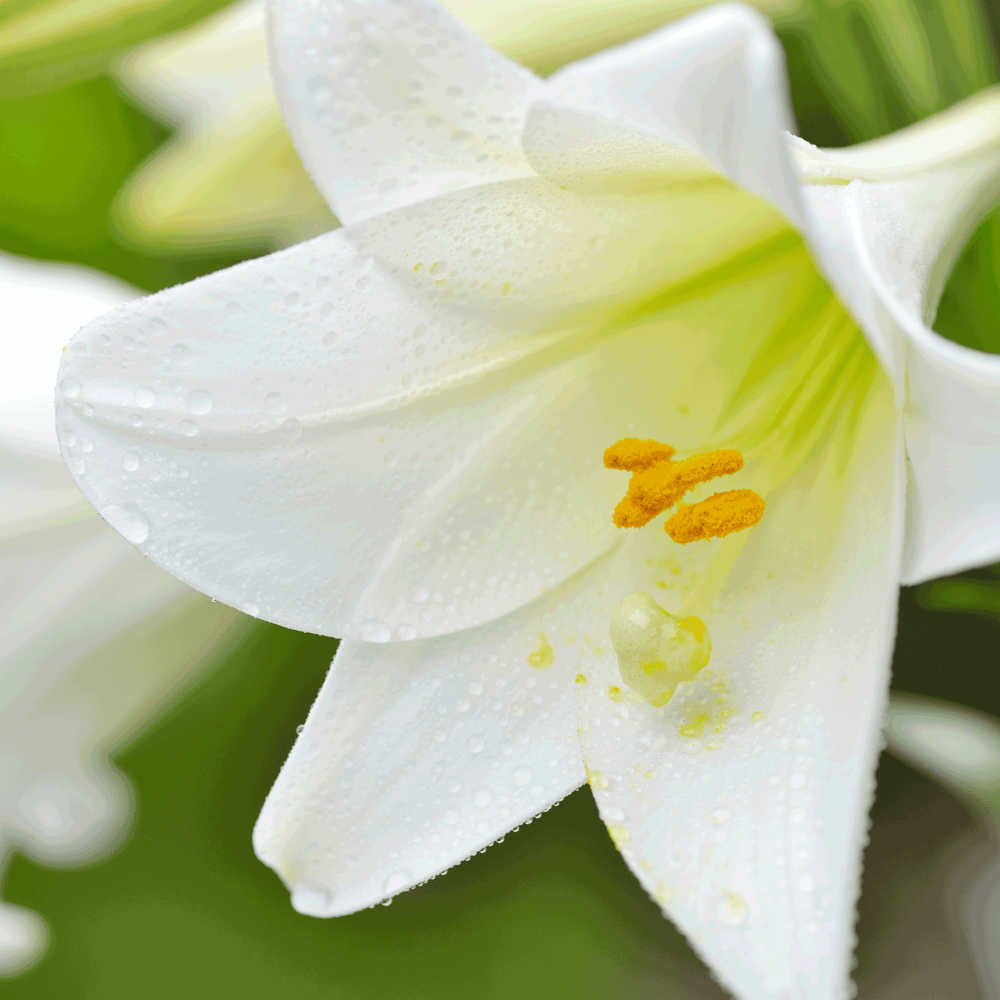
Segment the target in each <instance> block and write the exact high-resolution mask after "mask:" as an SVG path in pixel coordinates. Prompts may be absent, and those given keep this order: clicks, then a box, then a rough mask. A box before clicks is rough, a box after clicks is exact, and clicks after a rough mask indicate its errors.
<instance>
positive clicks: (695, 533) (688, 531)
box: [663, 490, 764, 545]
mask: <svg viewBox="0 0 1000 1000" xmlns="http://www.w3.org/2000/svg"><path fill="white" fill-rule="evenodd" d="M763 516H764V501H763V500H762V499H761V498H760V497H759V496H758V495H757V494H756V493H754V491H753V490H729V491H728V492H726V493H715V494H713V495H712V496H710V497H709V498H708V499H707V500H702V501H701V503H696V504H691V505H690V506H689V505H688V504H683V503H682V504H681V505H680V506H679V507H678V508H677V513H676V514H674V515H673V516H671V517H670V518H668V519H667V523H666V524H665V525H664V526H663V527H664V530H665V531H666V532H667V534H668V535H669V536H670V537H671V538H672V539H673V540H674V541H675V542H678V543H679V544H680V545H687V543H688V542H694V541H698V540H700V539H706V538H722V537H723V536H724V535H731V534H732V533H733V532H734V531H742V530H743V529H744V528H751V527H753V525H755V524H756V523H757V522H758V521H759V520H760V519H761V518H762V517H763Z"/></svg>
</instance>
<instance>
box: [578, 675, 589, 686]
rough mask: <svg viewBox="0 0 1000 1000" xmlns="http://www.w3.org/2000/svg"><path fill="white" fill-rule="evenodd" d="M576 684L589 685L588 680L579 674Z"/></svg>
mask: <svg viewBox="0 0 1000 1000" xmlns="http://www.w3.org/2000/svg"><path fill="white" fill-rule="evenodd" d="M576 683H577V684H586V683H587V678H586V677H584V675H583V674H577V675H576Z"/></svg>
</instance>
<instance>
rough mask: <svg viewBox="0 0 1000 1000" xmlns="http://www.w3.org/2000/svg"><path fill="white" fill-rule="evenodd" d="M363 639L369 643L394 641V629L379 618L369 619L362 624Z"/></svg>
mask: <svg viewBox="0 0 1000 1000" xmlns="http://www.w3.org/2000/svg"><path fill="white" fill-rule="evenodd" d="M361 638H362V639H365V640H366V641H368V642H389V641H390V640H391V639H392V629H390V628H389V626H388V625H386V624H385V622H380V621H379V620H378V619H377V618H369V619H368V621H365V622H362V623H361Z"/></svg>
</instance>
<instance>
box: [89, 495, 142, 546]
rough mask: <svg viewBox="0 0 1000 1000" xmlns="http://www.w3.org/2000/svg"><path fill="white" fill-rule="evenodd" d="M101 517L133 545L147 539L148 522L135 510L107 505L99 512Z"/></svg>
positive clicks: (113, 504)
mask: <svg viewBox="0 0 1000 1000" xmlns="http://www.w3.org/2000/svg"><path fill="white" fill-rule="evenodd" d="M101 517H103V518H104V520H105V521H107V522H108V524H110V525H111V527H112V528H114V529H115V531H117V532H118V533H119V534H120V535H122V536H123V537H124V538H125V540H126V541H129V542H131V543H132V544H133V545H141V544H142V543H143V542H144V541H146V539H147V538H149V521H147V520H146V518H145V517H143V515H142V514H141V513H140V512H139V511H137V510H132V509H129V508H128V507H121V506H119V505H118V504H116V503H109V504H108V505H107V507H105V508H103V509H102V510H101Z"/></svg>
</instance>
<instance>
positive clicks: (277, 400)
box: [264, 392, 288, 417]
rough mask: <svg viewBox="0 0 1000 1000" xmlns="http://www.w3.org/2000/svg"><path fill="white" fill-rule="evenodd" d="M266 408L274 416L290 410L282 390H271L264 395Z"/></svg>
mask: <svg viewBox="0 0 1000 1000" xmlns="http://www.w3.org/2000/svg"><path fill="white" fill-rule="evenodd" d="M264 408H265V409H266V410H267V412H268V413H270V414H271V416H272V417H280V416H281V415H282V414H283V413H287V412H288V404H287V403H286V402H285V399H284V397H283V396H282V395H281V393H280V392H269V393H268V394H267V395H266V396H265V397H264Z"/></svg>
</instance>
